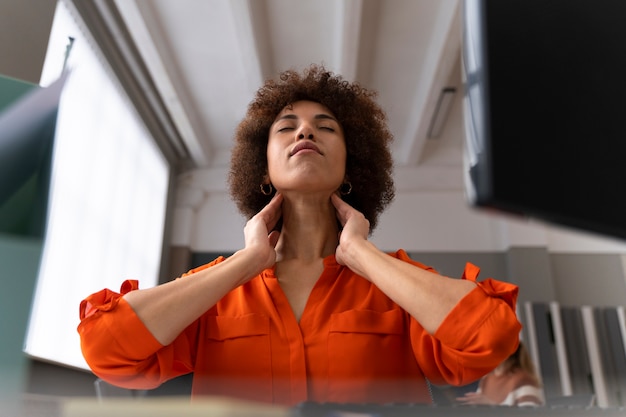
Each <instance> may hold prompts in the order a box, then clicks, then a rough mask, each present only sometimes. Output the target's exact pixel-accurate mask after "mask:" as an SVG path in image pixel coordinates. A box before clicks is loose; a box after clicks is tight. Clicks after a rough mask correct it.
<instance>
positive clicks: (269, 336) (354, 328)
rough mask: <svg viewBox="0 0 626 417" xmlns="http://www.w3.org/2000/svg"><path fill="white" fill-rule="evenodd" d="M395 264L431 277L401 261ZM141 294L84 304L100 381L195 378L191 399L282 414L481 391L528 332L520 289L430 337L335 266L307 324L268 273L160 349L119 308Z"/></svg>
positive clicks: (143, 384) (317, 292)
mask: <svg viewBox="0 0 626 417" xmlns="http://www.w3.org/2000/svg"><path fill="white" fill-rule="evenodd" d="M390 255H391V256H394V257H396V258H399V259H401V260H403V261H405V262H410V263H412V264H414V265H416V266H418V267H420V268H424V269H426V270H431V271H432V268H429V267H426V266H424V265H422V264H420V263H418V262H415V261H413V260H411V259H410V258H409V256H408V255H407V254H406V252H405V251H403V250H399V251H398V252H396V253H393V254H390ZM223 260H224V258H222V257H220V258H217V259H216V260H214V261H213V262H211V263H209V264H207V265H204V266H201V267H199V268H196V269H193V270H191V271H190V272H189V273H188V274H190V273H193V272H195V271H198V270H201V269H204V268H208V267H211V266H212V265H215V264H217V263H219V262H222V261H223ZM478 272H479V269H478V268H477V267H475V266H474V265H472V264H469V263H468V264H467V266H466V268H465V271H464V274H463V277H462V278H463V279H470V280H472V281H476V278H477V276H478ZM188 274H185V275H188ZM185 275H183V276H185ZM185 279H193V278H185ZM137 288H138V283H137V281H125V282H124V283H123V285H122V288H121V294H120V293H116V292H113V291H111V290H108V289H105V290H102V291H100V292H98V293H95V294H92V295H90V296H89V297H87V298H86V299H85V300H83V301H82V302H81V305H80V319H81V322H80V324H79V326H78V332H79V333H80V337H81V347H82V351H83V355H84V357H85V359H86V360H87V362H88V364H89V366H90V367H91V368H92V370H93V372H94V373H95V374H96V375H98V376H99V377H101V378H102V379H104V380H106V381H109V382H111V383H113V384H116V385H119V386H123V387H127V388H141V389H149V388H154V387H157V386H158V385H160V384H161V383H163V382H164V381H166V380H168V379H171V378H174V377H176V376H179V375H182V374H186V373H190V372H193V373H194V379H193V387H192V394H193V395H194V396H199V395H226V396H231V397H238V398H243V399H248V400H253V401H261V402H270V403H276V404H285V405H294V404H297V403H299V402H302V401H305V400H307V401H320V402H327V401H333V402H369V403H374V402H378V403H389V402H411V403H430V402H431V398H430V396H429V390H428V386H427V382H426V379H425V378H427V379H428V380H430V381H431V382H432V383H434V384H453V385H464V384H467V383H470V382H473V381H476V380H478V379H479V378H480V377H482V376H483V375H485V374H486V373H488V372H489V371H491V370H492V369H494V368H495V367H496V366H497V365H498V364H499V363H500V362H502V361H503V360H504V359H506V358H507V357H508V356H509V355H510V354H511V353H512V352H513V351H514V350H515V348H516V347H517V343H518V335H519V331H520V328H521V326H520V324H519V322H518V320H517V317H516V315H515V303H516V298H517V292H518V287H517V286H515V285H513V284H509V283H505V282H501V281H496V280H493V279H490V278H489V279H486V280H484V281H482V282H477V286H476V288H475V289H474V290H472V291H471V292H470V293H469V294H467V295H466V296H465V297H464V298H463V299H462V300H461V301H460V302H459V303H458V304H457V305H456V306H455V307H454V308H453V310H452V311H451V312H450V313H449V314H448V316H447V317H446V319H445V320H444V322H443V323H442V324H441V325H440V327H439V328H438V329H437V331H436V333H435V334H434V335H431V334H429V333H427V332H426V331H425V330H424V329H423V328H422V326H421V325H420V324H419V323H418V322H417V321H416V320H415V319H413V318H412V317H411V316H409V314H408V313H407V312H406V311H404V310H403V309H402V308H401V307H399V306H398V305H397V304H396V303H394V302H393V301H392V300H391V299H389V298H388V297H387V296H386V295H385V294H384V293H383V292H381V291H380V290H379V289H378V288H377V287H375V286H374V285H373V284H372V283H370V282H369V281H367V280H366V279H364V278H362V277H360V276H358V275H356V274H355V273H354V272H352V271H351V270H350V269H348V268H346V267H344V266H341V265H339V264H338V263H337V262H336V261H335V257H334V256H332V255H331V256H329V257H327V258H325V259H324V271H323V273H322V275H321V276H320V278H319V279H318V281H317V283H316V284H315V286H314V288H313V290H312V291H311V294H310V296H309V299H308V302H307V304H306V307H305V309H304V312H303V314H302V318H301V320H300V322H299V323H298V322H297V321H296V318H295V316H294V314H293V312H292V310H291V307H290V305H289V303H288V301H287V298H286V297H285V295H284V293H283V292H282V290H281V287H280V285H279V283H278V280H277V279H276V276H275V275H274V269H273V268H271V269H267V270H265V271H263V272H262V273H261V274H260V275H259V276H257V277H255V278H254V279H252V280H250V281H249V282H247V283H246V284H244V285H242V286H240V287H238V288H236V289H234V290H232V291H231V292H230V293H228V294H227V295H226V296H224V297H223V298H222V299H221V300H220V301H219V302H218V303H217V304H216V305H215V306H214V307H212V308H211V309H209V310H208V311H207V312H206V313H204V314H203V315H202V316H201V317H200V318H199V319H197V320H196V321H195V322H194V323H192V324H191V325H190V326H189V327H188V328H187V329H186V330H185V331H184V332H183V333H181V334H180V335H179V336H178V338H177V339H176V340H175V341H174V342H172V343H171V344H170V345H167V346H163V345H161V344H160V343H159V342H158V341H157V340H156V339H155V338H154V337H153V336H152V334H151V333H150V332H149V331H148V329H147V328H146V327H145V326H144V325H143V323H142V322H141V320H140V319H139V318H138V317H137V315H136V314H135V313H134V312H133V310H132V308H131V307H130V305H129V304H128V303H126V301H125V300H124V299H123V298H122V295H123V294H125V293H127V292H129V291H133V290H136V289H137ZM172 314H176V312H172Z"/></svg>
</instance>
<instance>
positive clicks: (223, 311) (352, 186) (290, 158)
mask: <svg viewBox="0 0 626 417" xmlns="http://www.w3.org/2000/svg"><path fill="white" fill-rule="evenodd" d="M374 97H375V93H374V92H372V91H370V90H367V89H365V88H363V87H361V86H360V85H358V84H356V83H349V82H347V81H344V80H343V79H342V77H341V76H338V75H334V74H332V73H331V72H329V71H326V70H325V69H324V68H323V67H321V66H311V67H310V68H308V69H307V70H305V71H304V72H302V73H300V72H297V71H293V70H291V71H286V72H284V73H282V74H281V75H280V77H279V78H278V79H276V80H269V81H267V82H266V83H265V85H263V86H262V87H261V88H260V89H259V91H258V92H257V94H256V96H255V98H254V100H253V101H252V102H251V103H250V105H249V106H248V111H247V114H246V115H245V117H244V119H243V121H242V122H241V123H240V124H239V126H238V128H237V130H236V135H235V146H234V149H233V153H232V157H231V167H230V174H229V175H230V176H229V186H230V192H231V196H232V197H233V199H234V201H235V203H236V204H237V207H238V208H239V210H240V211H241V212H242V214H243V215H244V216H245V217H246V218H247V223H246V225H245V227H244V229H243V235H244V239H243V241H244V245H243V248H241V249H240V250H238V251H237V252H235V253H234V254H233V255H232V256H229V257H227V258H224V257H219V258H217V259H215V260H214V261H212V262H211V263H209V264H207V265H203V266H200V267H198V268H195V269H193V270H191V271H189V272H188V273H187V274H185V275H184V276H183V277H181V278H179V279H175V280H172V281H170V282H167V283H165V284H162V285H159V286H156V287H153V288H147V289H139V286H138V283H137V281H134V280H129V281H126V282H124V283H123V285H122V287H121V291H120V293H117V292H114V291H111V290H108V289H105V290H102V291H100V292H98V293H95V294H93V295H91V296H89V297H87V298H86V299H85V300H83V302H82V303H81V306H80V319H81V322H80V324H79V327H78V332H79V333H80V337H81V348H82V352H83V355H84V356H85V359H86V360H87V363H89V365H90V367H91V369H92V370H93V372H94V373H95V374H96V375H98V376H99V377H101V378H102V379H104V380H106V381H108V382H110V383H112V384H115V385H118V386H122V387H126V388H135V389H150V388H154V387H157V386H159V385H160V384H161V383H163V382H165V381H166V380H169V379H171V378H174V377H177V376H179V375H182V374H187V373H192V372H193V374H194V380H193V386H192V396H193V397H197V396H201V395H222V396H229V397H237V398H242V399H248V400H254V401H259V402H269V403H275V404H283V405H295V404H298V403H300V402H303V401H316V402H368V403H390V402H406V403H409V402H410V403H427V404H428V403H431V401H432V400H431V398H430V396H429V389H428V388H429V387H428V381H431V382H432V383H433V384H441V385H445V384H452V385H465V384H468V383H470V382H473V381H476V380H478V379H479V378H480V377H482V376H483V375H485V374H486V373H488V372H490V371H491V370H492V369H494V368H495V367H496V366H497V365H498V364H499V363H500V362H502V361H503V360H504V359H505V358H507V357H508V356H509V355H510V354H511V353H512V352H513V351H515V349H516V348H517V343H518V334H519V331H520V328H521V327H520V323H519V322H518V320H517V317H516V314H515V303H516V298H517V293H518V287H517V286H515V285H513V284H509V283H505V282H501V281H496V280H494V279H491V278H488V279H485V280H482V281H477V276H478V272H479V269H478V268H477V267H476V266H474V265H472V264H467V266H466V268H465V270H464V271H463V273H462V277H461V278H462V279H456V278H450V277H445V276H442V275H439V274H438V273H437V272H436V271H435V270H433V269H432V268H430V267H428V266H425V265H423V264H421V263H419V262H417V261H415V260H412V259H411V258H410V257H409V256H408V255H407V253H406V252H405V251H404V250H402V249H400V250H398V251H396V252H391V253H386V252H383V251H381V250H380V249H379V248H377V247H376V246H375V245H374V244H373V243H372V242H371V241H370V240H368V237H369V236H370V235H371V233H372V231H373V230H374V228H375V227H376V225H377V220H378V216H379V214H380V213H381V212H382V211H383V209H384V208H385V207H386V206H387V205H388V204H389V203H390V202H391V201H392V199H393V197H394V185H393V177H392V157H391V152H390V147H389V145H390V142H391V140H392V135H391V133H390V132H389V131H388V128H387V122H386V115H385V114H384V112H383V110H382V109H381V108H380V107H379V106H378V105H377V104H376V102H375V101H374Z"/></svg>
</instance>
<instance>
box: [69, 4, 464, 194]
mask: <svg viewBox="0 0 626 417" xmlns="http://www.w3.org/2000/svg"><path fill="white" fill-rule="evenodd" d="M75 3H80V2H75ZM109 4H110V6H109V11H110V10H112V9H111V8H112V7H114V8H115V10H116V13H118V15H119V18H118V19H119V20H120V22H122V23H123V28H122V29H121V30H120V29H118V30H119V31H120V32H122V33H124V34H125V35H126V36H127V37H128V38H129V39H131V40H132V43H134V45H135V46H136V51H137V52H136V54H135V55H136V56H135V58H134V59H135V60H137V61H141V63H142V66H143V67H144V68H145V71H146V76H147V78H149V79H150V80H151V84H152V87H151V88H152V90H153V94H154V95H155V96H158V99H159V100H160V102H161V108H162V111H163V113H165V114H166V116H167V118H168V119H169V120H170V125H171V131H172V132H175V135H171V136H172V138H174V137H176V139H175V140H174V139H172V138H171V139H170V142H171V144H172V146H173V147H174V151H175V152H176V154H177V155H178V158H179V159H180V160H182V161H184V164H183V165H182V166H183V169H182V172H183V173H185V172H187V173H190V172H193V173H194V174H193V175H194V176H195V177H196V178H197V177H201V178H202V181H207V182H211V183H213V184H216V183H217V184H222V185H224V184H225V177H226V173H227V170H228V162H229V153H230V148H231V145H232V136H233V132H234V130H235V127H236V125H237V123H238V122H239V120H240V119H241V118H242V117H243V115H244V113H245V110H246V107H247V104H248V103H249V101H250V100H251V99H252V97H253V94H254V92H255V91H256V89H257V88H258V87H259V86H260V85H261V84H262V83H263V81H264V80H265V79H267V78H269V77H274V76H276V74H278V73H279V72H280V71H282V70H285V69H288V68H295V69H301V68H304V67H306V66H308V65H309V64H311V63H322V64H324V65H325V66H326V68H327V69H329V70H331V71H333V72H335V73H339V74H342V75H343V76H344V78H346V79H347V80H349V81H358V82H359V83H361V84H362V85H364V86H366V87H368V88H371V89H374V90H376V91H378V94H379V95H378V100H379V102H380V104H381V105H382V107H383V108H384V109H385V110H386V112H387V115H388V119H389V123H390V129H391V131H392V133H393V135H394V137H395V140H394V144H393V156H394V160H395V175H396V184H397V187H398V191H400V192H401V191H403V190H412V189H427V190H440V189H460V188H461V187H462V174H461V172H462V170H461V168H462V167H461V165H462V158H461V155H462V129H461V128H459V125H462V122H461V119H462V118H461V117H460V116H459V114H460V111H459V110H458V109H459V108H460V105H459V103H460V96H461V95H462V94H461V91H460V90H461V89H460V71H459V66H460V59H459V56H460V44H461V33H460V32H461V31H460V9H461V0H203V1H200V0H109ZM114 35H115V34H114ZM449 87H453V88H455V89H456V93H455V94H451V95H450V97H453V100H452V103H455V104H454V105H453V106H452V107H453V109H454V108H455V109H457V110H456V112H455V111H454V110H453V111H452V113H450V112H446V111H443V110H442V111H439V112H438V111H437V108H438V102H439V100H440V96H441V94H442V90H444V89H446V88H449ZM435 114H439V115H440V116H444V119H445V116H448V117H447V120H446V122H445V123H444V129H443V133H441V134H436V135H434V136H437V137H429V128H430V126H431V121H432V120H433V118H434V115H435ZM455 115H456V116H455ZM450 125H453V126H454V127H450ZM430 136H433V135H430ZM188 175H189V174H188ZM183 176H184V174H183ZM218 188H219V187H218Z"/></svg>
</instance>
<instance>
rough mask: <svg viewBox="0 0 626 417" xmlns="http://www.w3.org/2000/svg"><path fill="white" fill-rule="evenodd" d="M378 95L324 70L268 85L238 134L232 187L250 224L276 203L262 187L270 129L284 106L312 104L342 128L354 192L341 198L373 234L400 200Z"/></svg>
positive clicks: (309, 70) (259, 93)
mask: <svg viewBox="0 0 626 417" xmlns="http://www.w3.org/2000/svg"><path fill="white" fill-rule="evenodd" d="M376 95H377V94H376V92H375V91H372V90H367V89H366V88H363V87H361V86H360V85H358V84H357V83H349V82H348V81H345V80H344V79H343V78H342V77H341V76H340V75H335V74H333V73H332V72H330V71H327V70H326V69H325V68H324V67H323V66H321V65H311V66H309V67H308V68H307V69H305V70H304V71H303V72H301V73H300V72H297V71H295V70H287V71H284V72H282V73H281V74H280V77H279V78H278V79H276V80H268V81H266V82H265V84H264V85H263V86H262V87H261V88H260V89H259V90H258V91H257V93H256V95H255V98H254V100H253V101H252V102H251V103H250V104H249V105H248V110H247V113H246V115H245V117H244V118H243V120H242V121H241V122H240V124H239V126H238V127H237V129H236V131H235V145H234V148H233V151H232V155H231V163H230V173H229V178H228V183H229V186H230V194H231V196H232V198H233V200H234V201H235V203H236V204H237V208H238V209H239V211H241V213H242V214H243V215H244V216H245V217H246V218H247V219H249V218H251V217H252V216H254V215H255V214H256V213H258V212H259V211H260V210H261V209H262V208H263V207H264V206H265V205H266V204H267V203H268V202H269V201H270V200H271V198H272V196H273V194H274V193H275V191H273V192H272V194H271V195H264V194H263V193H262V192H261V188H260V186H261V183H262V182H263V180H264V177H265V176H266V175H267V170H268V168H267V143H268V138H269V130H270V127H271V125H272V123H274V120H275V118H276V116H277V115H278V114H279V113H280V112H281V111H282V110H283V109H284V108H285V106H287V105H289V104H291V103H294V102H296V101H299V100H309V101H315V102H318V103H320V104H323V105H324V106H326V107H328V109H330V110H331V111H332V112H333V114H334V115H335V117H337V120H338V121H339V123H340V124H341V126H342V127H343V131H344V136H345V141H346V149H347V160H346V177H347V178H348V179H349V181H350V183H351V184H352V191H351V192H350V193H349V194H347V195H342V198H343V199H344V201H346V202H347V203H348V204H350V205H351V206H353V207H354V208H355V209H357V210H359V211H360V212H361V213H363V215H364V216H365V217H366V218H367V219H368V220H369V222H370V233H371V232H372V231H373V230H374V228H375V227H376V225H377V220H378V216H379V214H380V213H381V212H382V211H383V210H384V209H385V207H386V206H387V205H388V204H389V203H391V201H392V200H393V198H394V196H395V187H394V183H393V160H392V157H391V152H390V149H389V145H390V143H391V141H392V140H393V136H392V134H391V133H390V131H389V130H388V128H387V116H386V114H385V113H384V111H383V110H382V109H381V108H380V106H379V105H378V104H377V103H376V102H375V100H374V99H375V98H376Z"/></svg>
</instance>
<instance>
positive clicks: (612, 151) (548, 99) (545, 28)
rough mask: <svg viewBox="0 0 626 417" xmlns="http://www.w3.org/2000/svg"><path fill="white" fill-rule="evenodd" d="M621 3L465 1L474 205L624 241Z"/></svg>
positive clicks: (625, 15) (468, 168) (625, 116)
mask: <svg viewBox="0 0 626 417" xmlns="http://www.w3.org/2000/svg"><path fill="white" fill-rule="evenodd" d="M625 22H626V2H625V1H623V0H594V1H589V0H506V1H503V0H465V2H464V3H463V17H462V23H463V43H462V55H463V59H462V61H463V77H464V84H465V97H464V116H465V123H466V129H465V133H466V148H465V155H464V157H465V163H466V165H465V180H466V181H465V187H466V192H467V196H468V198H469V201H470V203H471V204H472V205H474V206H476V207H480V208H490V209H495V210H496V211H502V212H506V213H512V214H518V215H520V216H523V217H527V218H537V219H540V220H545V221H547V222H550V223H555V224H560V225H564V226H569V227H572V228H574V229H580V230H583V231H590V232H594V233H598V234H601V235H604V236H610V237H617V238H620V239H623V238H626V192H625V191H626V23H625Z"/></svg>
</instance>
